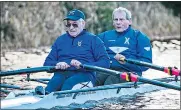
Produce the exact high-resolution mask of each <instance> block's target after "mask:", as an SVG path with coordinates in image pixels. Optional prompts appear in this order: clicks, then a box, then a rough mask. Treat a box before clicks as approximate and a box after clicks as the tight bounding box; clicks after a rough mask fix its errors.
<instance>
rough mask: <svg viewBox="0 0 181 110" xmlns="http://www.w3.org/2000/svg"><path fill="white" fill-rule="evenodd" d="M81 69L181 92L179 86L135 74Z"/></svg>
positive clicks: (93, 68)
mask: <svg viewBox="0 0 181 110" xmlns="http://www.w3.org/2000/svg"><path fill="white" fill-rule="evenodd" d="M81 67H82V68H84V69H87V70H92V71H99V72H103V73H105V74H109V75H115V76H118V75H120V78H121V79H124V80H126V81H130V82H137V81H139V82H144V83H149V84H153V85H157V86H161V87H166V88H169V89H174V90H179V91H180V90H181V88H180V87H179V86H175V85H171V84H167V83H163V82H160V81H156V80H151V79H146V78H143V77H140V76H138V75H135V74H133V73H129V72H119V71H115V70H111V69H106V68H101V67H98V66H91V65H85V64H84V65H81Z"/></svg>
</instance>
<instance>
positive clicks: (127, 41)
mask: <svg viewBox="0 0 181 110" xmlns="http://www.w3.org/2000/svg"><path fill="white" fill-rule="evenodd" d="M129 39H130V38H127V37H125V41H124V44H128V45H129Z"/></svg>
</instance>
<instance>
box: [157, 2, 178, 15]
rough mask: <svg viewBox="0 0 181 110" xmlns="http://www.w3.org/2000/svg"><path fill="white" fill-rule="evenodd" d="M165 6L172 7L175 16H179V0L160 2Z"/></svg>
mask: <svg viewBox="0 0 181 110" xmlns="http://www.w3.org/2000/svg"><path fill="white" fill-rule="evenodd" d="M161 3H162V4H163V5H164V6H165V7H166V8H169V9H172V10H173V12H174V15H175V16H180V11H181V2H179V1H174V2H173V1H172V2H171V1H164V2H161Z"/></svg>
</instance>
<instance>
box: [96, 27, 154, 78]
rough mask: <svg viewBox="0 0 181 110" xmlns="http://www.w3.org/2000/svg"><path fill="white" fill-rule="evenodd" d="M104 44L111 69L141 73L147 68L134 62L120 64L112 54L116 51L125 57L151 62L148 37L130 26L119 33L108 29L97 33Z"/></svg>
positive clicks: (150, 48)
mask: <svg viewBox="0 0 181 110" xmlns="http://www.w3.org/2000/svg"><path fill="white" fill-rule="evenodd" d="M98 36H99V38H101V39H102V41H103V42H104V44H105V46H106V50H107V52H108V54H109V56H110V60H111V69H115V70H120V71H132V72H137V73H138V75H140V76H141V75H142V72H143V71H146V70H147V69H148V68H146V67H143V66H137V65H134V64H129V63H125V64H120V63H119V62H118V61H117V60H116V59H115V58H114V56H115V55H116V53H120V54H122V55H124V56H125V57H126V58H127V59H135V60H140V61H145V62H149V63H152V47H151V43H150V39H149V38H148V37H147V36H146V35H145V34H143V33H141V32H140V31H137V30H134V29H132V27H131V26H130V27H129V28H128V29H127V30H125V31H124V32H122V33H120V32H117V31H116V30H110V31H106V32H103V33H101V34H99V35H98Z"/></svg>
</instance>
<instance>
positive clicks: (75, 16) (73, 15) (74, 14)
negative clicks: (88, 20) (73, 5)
mask: <svg viewBox="0 0 181 110" xmlns="http://www.w3.org/2000/svg"><path fill="white" fill-rule="evenodd" d="M80 18H82V19H84V20H85V15H84V13H83V12H82V11H80V10H77V9H73V10H71V11H69V13H68V14H67V16H66V18H64V20H73V21H77V20H79V19H80Z"/></svg>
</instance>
